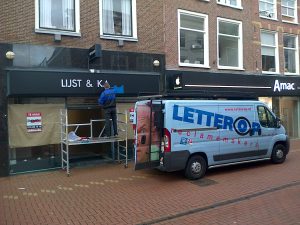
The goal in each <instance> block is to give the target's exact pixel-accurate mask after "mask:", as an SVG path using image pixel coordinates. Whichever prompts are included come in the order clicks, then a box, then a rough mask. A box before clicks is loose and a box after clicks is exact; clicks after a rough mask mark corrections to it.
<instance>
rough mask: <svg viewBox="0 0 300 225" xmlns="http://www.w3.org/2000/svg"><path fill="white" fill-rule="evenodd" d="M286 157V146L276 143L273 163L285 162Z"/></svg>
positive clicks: (272, 157) (272, 158)
mask: <svg viewBox="0 0 300 225" xmlns="http://www.w3.org/2000/svg"><path fill="white" fill-rule="evenodd" d="M285 158H286V148H285V146H284V145H281V144H278V145H275V146H274V148H273V151H272V156H271V161H272V163H283V162H284V160H285Z"/></svg>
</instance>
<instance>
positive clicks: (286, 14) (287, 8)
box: [281, 0, 297, 22]
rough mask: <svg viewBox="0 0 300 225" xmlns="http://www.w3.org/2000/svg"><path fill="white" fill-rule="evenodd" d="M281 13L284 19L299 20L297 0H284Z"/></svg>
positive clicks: (289, 20)
mask: <svg viewBox="0 0 300 225" xmlns="http://www.w3.org/2000/svg"><path fill="white" fill-rule="evenodd" d="M281 14H282V20H283V21H287V22H297V0H282V1H281Z"/></svg>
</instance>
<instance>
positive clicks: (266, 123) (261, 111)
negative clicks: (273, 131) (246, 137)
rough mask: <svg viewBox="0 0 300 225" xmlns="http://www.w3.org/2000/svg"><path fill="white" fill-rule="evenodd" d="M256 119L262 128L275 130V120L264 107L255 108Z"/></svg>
mask: <svg viewBox="0 0 300 225" xmlns="http://www.w3.org/2000/svg"><path fill="white" fill-rule="evenodd" d="M257 113H258V119H259V122H260V125H261V126H262V127H268V128H275V127H276V119H275V117H274V116H273V114H272V113H271V112H270V111H269V109H267V108H266V107H264V106H258V107H257Z"/></svg>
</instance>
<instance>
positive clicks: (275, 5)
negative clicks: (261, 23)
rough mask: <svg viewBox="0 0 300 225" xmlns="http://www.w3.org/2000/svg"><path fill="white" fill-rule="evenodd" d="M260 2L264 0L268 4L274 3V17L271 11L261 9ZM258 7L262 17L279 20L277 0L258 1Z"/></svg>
mask: <svg viewBox="0 0 300 225" xmlns="http://www.w3.org/2000/svg"><path fill="white" fill-rule="evenodd" d="M260 2H263V3H267V4H273V9H274V10H273V11H274V12H273V14H274V17H270V15H271V14H272V13H271V12H267V11H261V10H260V8H259V3H260ZM258 8H259V16H260V17H261V18H265V19H269V20H277V0H273V3H270V2H268V1H266V0H259V1H258Z"/></svg>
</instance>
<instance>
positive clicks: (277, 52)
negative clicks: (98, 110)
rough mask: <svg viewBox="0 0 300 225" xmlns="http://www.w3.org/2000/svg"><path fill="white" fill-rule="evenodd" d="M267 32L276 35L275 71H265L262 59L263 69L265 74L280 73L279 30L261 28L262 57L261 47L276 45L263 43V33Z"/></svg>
mask: <svg viewBox="0 0 300 225" xmlns="http://www.w3.org/2000/svg"><path fill="white" fill-rule="evenodd" d="M263 32H265V33H269V34H274V35H275V71H274V72H273V71H264V70H263V65H262V63H263V62H262V60H261V71H262V73H263V74H279V51H278V49H279V46H278V32H277V31H270V30H263V29H261V30H260V56H261V58H262V51H261V48H262V47H268V48H270V47H272V48H274V46H272V45H263V44H262V40H261V34H262V33H263Z"/></svg>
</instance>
